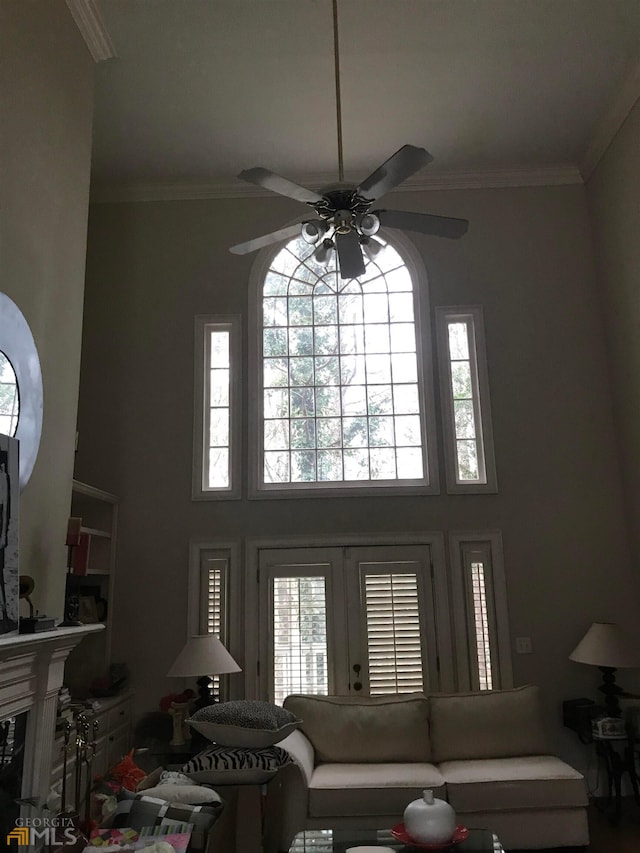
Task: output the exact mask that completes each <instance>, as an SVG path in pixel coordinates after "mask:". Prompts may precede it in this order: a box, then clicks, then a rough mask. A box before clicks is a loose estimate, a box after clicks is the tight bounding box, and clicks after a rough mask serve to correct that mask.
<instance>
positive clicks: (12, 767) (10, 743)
mask: <svg viewBox="0 0 640 853" xmlns="http://www.w3.org/2000/svg"><path fill="white" fill-rule="evenodd" d="M28 716H29V712H28V711H23V713H22V714H18V715H17V716H15V717H7V718H6V719H5V720H2V722H0V839H3V838H6V836H7V835H8V834H9V833H10V832H11V830H12V829H13V828H14V826H15V825H16V821H17V819H18V818H19V817H20V816H21V815H20V803H19V802H18V800H19V799H20V797H21V796H22V775H23V771H24V749H25V744H26V735H27V719H28Z"/></svg>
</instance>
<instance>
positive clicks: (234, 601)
mask: <svg viewBox="0 0 640 853" xmlns="http://www.w3.org/2000/svg"><path fill="white" fill-rule="evenodd" d="M205 553H209V554H210V555H211V556H214V557H216V558H219V559H223V560H226V562H227V569H226V572H225V581H224V600H223V615H222V625H223V629H222V631H221V635H222V636H221V641H222V643H223V644H224V646H225V648H226V649H227V651H228V652H229V653H230V654H231V656H232V657H233V658H234V660H235V661H236V662H237V664H238V665H239V666H241V667H242V665H243V664H242V652H243V644H242V639H243V631H244V625H243V619H244V610H243V608H242V607H241V606H240V602H241V601H242V592H243V590H242V586H243V585H242V583H241V582H240V583H239V581H238V579H239V578H240V577H241V573H240V553H241V547H240V543H239V542H237V541H235V540H230V541H229V540H224V541H223V540H206V541H205V540H192V541H191V542H190V543H189V576H188V587H187V640H188V639H189V638H190V637H193V636H197V635H200V634H202V628H201V624H202V623H201V609H202V603H201V590H202V586H203V583H202V557H203V554H205ZM232 616H233V618H232ZM203 674H204V673H203ZM221 679H222V684H223V693H224V695H225V696H226V697H227V698H229V699H240V698H242V696H243V692H242V677H241V676H240V675H237V676H234V677H233V678H229V676H222V677H221ZM193 680H195V679H192V681H193ZM189 687H191V688H193V684H189Z"/></svg>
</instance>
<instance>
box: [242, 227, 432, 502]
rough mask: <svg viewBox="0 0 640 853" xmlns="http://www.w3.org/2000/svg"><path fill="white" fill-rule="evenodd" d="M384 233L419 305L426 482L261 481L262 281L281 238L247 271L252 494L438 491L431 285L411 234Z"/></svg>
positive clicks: (268, 496)
mask: <svg viewBox="0 0 640 853" xmlns="http://www.w3.org/2000/svg"><path fill="white" fill-rule="evenodd" d="M380 233H381V236H384V239H385V240H387V242H389V243H390V244H391V245H392V246H395V247H396V248H397V249H398V252H399V253H400V255H401V256H402V259H403V260H404V262H405V264H406V267H407V269H408V270H409V274H410V275H411V279H412V281H413V283H414V304H415V306H416V312H415V317H416V319H415V323H416V357H417V359H418V374H419V381H418V388H419V392H420V395H421V400H422V405H423V411H424V418H423V421H422V440H423V446H424V447H426V454H425V468H426V477H427V479H428V482H427V483H421V484H419V485H411V484H410V482H408V481H406V480H405V481H402V480H394V481H392V482H388V481H381V482H380V484H379V485H378V484H374V483H371V482H369V481H367V482H365V483H360V482H354V483H343V484H342V485H340V486H328V487H324V486H318V485H316V484H312V485H311V486H309V487H306V488H305V486H304V484H299V485H297V486H296V487H295V488H292V487H291V484H290V483H283V484H268V486H265V485H264V484H263V483H262V466H263V456H264V446H263V440H264V429H263V421H264V414H263V399H262V378H261V377H262V369H263V367H262V334H261V331H262V323H261V312H262V285H263V282H264V278H265V276H266V274H267V271H268V270H269V266H270V265H271V262H272V260H273V258H274V257H275V255H276V254H277V252H279V251H280V249H281V248H282V247H283V246H284V245H286V242H288V241H285V242H284V243H279V244H278V245H277V246H276V247H275V248H274V247H269V248H267V249H263V250H262V251H261V252H259V253H258V255H257V256H256V259H255V261H254V263H253V266H252V267H251V273H250V276H249V312H248V313H249V370H248V375H249V406H250V407H251V417H250V418H249V492H248V497H249V499H251V500H256V499H258V500H262V499H280V498H289V499H290V498H298V497H300V498H320V497H348V496H350V495H351V496H353V497H367V496H369V495H387V496H389V495H425V494H439V493H440V480H439V474H438V454H437V433H436V419H435V407H434V406H435V404H434V399H435V395H434V381H433V373H434V363H435V358H434V346H433V343H432V339H431V323H430V320H429V317H430V313H429V295H428V294H429V287H428V277H427V271H426V269H425V266H424V263H423V261H422V258H421V256H420V254H419V252H418V250H417V249H416V247H415V245H414V244H413V243H412V242H411V240H410V239H409V238H408V237H407V236H406V235H404V234H400V233H398V232H395V231H394V232H393V233H392V234H390V233H389V232H386V231H384V230H382V231H381V232H380Z"/></svg>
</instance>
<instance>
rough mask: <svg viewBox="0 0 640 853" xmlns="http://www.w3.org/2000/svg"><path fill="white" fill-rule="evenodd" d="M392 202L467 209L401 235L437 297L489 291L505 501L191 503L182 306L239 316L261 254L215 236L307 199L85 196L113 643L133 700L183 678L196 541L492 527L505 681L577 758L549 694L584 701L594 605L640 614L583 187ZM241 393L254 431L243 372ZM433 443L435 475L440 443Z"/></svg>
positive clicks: (94, 402) (90, 438)
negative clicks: (536, 701) (113, 199)
mask: <svg viewBox="0 0 640 853" xmlns="http://www.w3.org/2000/svg"><path fill="white" fill-rule="evenodd" d="M393 206H394V207H400V208H402V207H407V208H412V207H413V208H414V209H418V210H430V211H432V212H436V213H442V214H449V215H454V216H465V217H468V218H469V220H470V222H471V225H470V229H469V233H468V235H467V236H466V237H465V238H464V239H463V240H461V241H459V242H452V241H446V240H437V239H434V238H427V237H420V236H416V238H415V243H416V245H417V246H418V249H419V251H420V252H421V254H422V256H423V258H424V261H425V265H426V268H427V270H428V273H429V277H430V289H431V305H432V307H433V306H436V305H450V304H477V303H481V304H482V305H483V306H484V315H485V324H486V338H487V352H488V360H489V376H490V383H491V397H492V407H493V422H494V432H495V446H496V458H497V467H498V481H499V493H498V494H497V495H482V496H468V495H462V496H447V495H446V494H441V495H439V496H424V497H396V498H388V497H370V498H360V499H358V498H343V499H337V498H334V499H331V500H322V499H315V500H314V499H307V500H300V499H298V500H277V501H273V500H272V501H259V500H254V501H248V500H246V499H243V500H242V501H229V502H224V501H218V502H210V503H207V502H193V501H192V500H191V454H192V412H193V318H194V315H195V314H200V313H225V314H229V313H240V314H242V315H243V318H245V320H246V317H247V294H248V277H249V271H250V268H251V264H252V260H253V259H252V257H251V256H248V257H236V256H233V255H230V254H229V252H228V251H227V247H228V246H229V245H232V244H233V243H236V242H239V241H240V240H242V239H246V238H248V237H250V236H251V235H253V234H260V233H264V232H266V231H268V230H269V229H270V228H272V227H276V226H278V225H281V224H283V223H284V222H286V221H288V220H289V219H290V218H291V217H293V216H295V215H296V214H297V213H298V212H299V208H298V206H297V205H295V204H294V203H290V202H288V201H287V200H284V199H280V198H273V199H266V198H262V199H237V200H227V201H193V202H165V203H143V204H103V205H94V206H92V208H91V213H90V225H89V250H88V260H87V263H88V272H87V293H86V312H85V330H84V346H83V366H82V379H81V400H80V410H79V426H80V430H81V441H80V450H79V453H78V473H79V475H80V476H81V477H82V478H83V479H87V480H88V481H90V482H92V483H94V484H95V485H97V486H100V487H102V488H105V489H109V490H112V491H114V492H116V493H118V494H120V495H121V496H122V499H123V501H122V507H121V515H120V533H121V536H120V545H119V568H118V576H117V582H116V585H117V593H116V610H115V619H116V625H115V630H114V655H115V658H116V659H125V660H127V661H128V662H129V664H130V666H131V669H132V674H133V681H134V685H135V687H136V689H137V691H138V694H137V703H138V710H139V711H142V710H150V709H153V708H157V704H158V701H159V699H160V697H161V696H163V695H165V694H166V693H168V692H170V691H172V690H175V689H176V688H177V685H176V684H175V682H173V681H170V680H169V679H167V678H166V677H165V673H166V671H167V669H168V667H169V665H170V664H171V662H172V659H173V657H174V656H175V655H176V654H177V652H178V651H179V649H180V647H181V644H182V643H183V641H184V637H185V632H186V606H187V589H186V585H187V563H188V544H189V540H190V539H191V538H192V537H194V538H204V539H206V538H216V537H217V538H223V539H229V538H237V539H239V540H241V539H242V538H243V537H246V536H268V535H273V536H286V535H289V534H292V533H298V534H302V533H316V532H331V533H340V532H351V533H354V532H362V533H367V532H377V533H380V532H385V531H389V532H397V531H409V532H412V531H424V530H442V531H445V532H446V531H451V530H469V529H483V528H490V529H494V528H499V529H501V530H502V533H503V539H504V551H505V564H506V574H507V583H508V597H509V605H510V618H511V632H512V637H514V638H515V637H517V636H529V637H531V638H532V643H533V654H530V655H515V653H514V673H515V681H516V683H517V684H522V683H527V682H534V683H538V684H540V685H541V686H542V687H543V689H544V692H545V695H546V699H547V708H548V718H549V720H550V722H551V723H552V726H553V729H554V733H555V736H556V739H557V741H558V743H559V745H560V747H561V749H562V750H563V752H564V754H566V755H567V756H568V757H570V758H573V759H574V760H575V761H576V762H578V763H580V762H583V761H584V758H585V754H584V751H583V748H582V747H581V746H580V745H579V744H577V741H576V742H575V743H574V740H576V739H575V737H574V736H572V735H571V734H570V733H568V732H567V730H564V731H563V730H562V727H561V723H560V702H561V700H562V699H563V698H567V697H576V696H581V695H592V696H593V698H596V694H595V690H594V685H595V684H596V683H597V679H598V674H597V672H595V671H592V670H591V669H590V668H589V667H585V666H581V665H579V664H574V663H571V662H570V661H569V660H568V659H567V656H568V655H569V653H570V652H571V650H572V649H573V647H574V646H575V645H576V643H577V642H578V640H579V639H580V638H581V636H582V635H583V633H584V632H585V630H586V629H587V627H588V626H589V624H590V623H591V622H592V621H594V620H599V619H605V620H606V619H617V620H620V621H622V622H623V623H625V624H630V623H632V621H633V618H634V615H635V614H636V613H637V600H636V599H635V598H634V597H633V596H632V595H630V594H629V578H630V567H629V554H628V548H627V540H626V533H625V528H624V523H623V508H622V495H621V486H620V481H619V466H618V460H617V456H616V446H615V440H614V432H613V423H612V417H611V404H610V397H609V386H608V378H607V371H606V366H605V350H604V344H603V334H602V329H601V323H600V318H599V314H598V310H599V306H598V302H597V291H596V286H595V271H594V265H593V260H592V255H591V243H590V233H589V221H588V215H587V206H586V199H585V192H584V188H583V187H581V186H571V187H555V188H532V189H503V190H484V191H483V190H473V191H464V192H463V191H457V192H437V193H436V192H434V193H431V194H416V193H407V194H405V195H398V196H397V197H394V199H393ZM245 351H246V322H245ZM245 367H246V365H245ZM244 402H245V406H244V411H245V426H246V418H247V417H250V412H249V413H248V414H247V412H248V410H247V405H246V403H247V400H246V383H245V400H244ZM244 432H245V436H246V429H245V431H244ZM244 444H245V447H244V454H245V460H244V462H245V472H246V438H245V441H244ZM439 455H440V459H441V470H442V452H441V442H440V448H439ZM245 493H246V481H245ZM239 616H240V614H234V615H233V616H232V619H234V618H238V617H239ZM255 616H256V614H249V613H248V614H246V618H247V619H253V618H255ZM132 625H135V626H136V629H135V630H136V636H137V637H140V638H144V640H143V641H142V642H136V643H135V644H134V643H132V642H131V639H130V638H131V631H132V629H131V627H130V626H132ZM235 651H236V653H237V654H238V657H239V659H240V661H242V650H235Z"/></svg>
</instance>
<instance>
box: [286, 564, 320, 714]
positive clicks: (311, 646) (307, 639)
mask: <svg viewBox="0 0 640 853" xmlns="http://www.w3.org/2000/svg"><path fill="white" fill-rule="evenodd" d="M273 656H274V660H273V680H274V702H275V703H276V704H279V705H280V704H282V702H283V701H284V699H285V697H286V696H288V695H289V694H290V693H319V694H326V693H328V687H329V681H328V661H327V603H326V587H325V579H324V577H276V578H274V579H273Z"/></svg>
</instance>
